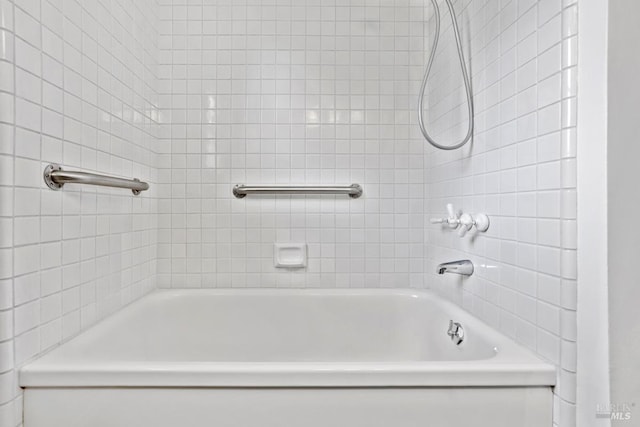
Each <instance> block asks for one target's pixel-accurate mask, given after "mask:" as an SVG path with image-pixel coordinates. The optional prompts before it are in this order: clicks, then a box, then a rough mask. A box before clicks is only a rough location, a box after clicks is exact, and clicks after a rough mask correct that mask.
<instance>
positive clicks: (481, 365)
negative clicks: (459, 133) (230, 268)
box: [19, 288, 556, 388]
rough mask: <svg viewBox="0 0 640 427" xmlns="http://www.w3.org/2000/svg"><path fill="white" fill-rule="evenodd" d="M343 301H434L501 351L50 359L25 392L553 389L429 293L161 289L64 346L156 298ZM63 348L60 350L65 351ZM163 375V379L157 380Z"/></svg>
mask: <svg viewBox="0 0 640 427" xmlns="http://www.w3.org/2000/svg"><path fill="white" fill-rule="evenodd" d="M248 293H250V294H252V295H257V296H264V295H308V296H314V295H339V296H359V295H363V296H371V295H382V296H398V297H410V298H417V299H428V300H435V301H436V302H437V304H440V305H441V306H442V308H443V309H445V310H446V311H447V312H451V315H452V316H453V317H455V318H459V319H462V321H463V322H464V321H473V322H474V323H477V324H478V325H482V327H483V328H486V333H487V335H489V336H490V337H492V338H493V339H495V340H496V342H497V344H498V346H499V347H500V351H499V352H498V353H497V354H496V356H495V357H492V358H489V359H479V360H466V361H398V362H395V361H394V362H195V361H190V362H175V361H114V362H105V361H99V363H96V361H94V362H93V363H91V360H88V361H87V363H74V364H64V363H61V362H59V361H54V362H51V361H49V360H48V357H47V356H48V355H49V354H51V353H52V352H53V351H55V350H56V349H58V348H60V346H58V347H55V348H53V349H51V350H50V351H48V352H47V353H46V354H44V355H43V356H41V357H39V358H38V359H35V360H34V361H32V362H30V363H27V364H26V365H24V366H23V367H22V368H20V370H19V384H20V386H21V387H23V388H31V387H33V388H42V387H274V388H278V387H447V386H470V387H483V386H489V387H501V386H515V387H520V386H522V387H529V386H554V385H555V384H556V369H555V367H554V366H553V365H552V364H550V363H547V362H545V361H543V360H541V359H540V358H539V357H538V356H537V355H535V354H533V352H531V351H530V350H528V349H525V348H524V347H522V346H521V345H519V344H517V343H516V342H515V341H513V340H512V339H510V338H508V337H506V336H505V335H503V334H501V333H500V332H498V331H496V330H495V329H493V328H492V327H491V326H489V325H487V324H486V323H485V322H483V321H481V320H480V319H478V318H477V317H475V316H474V315H472V314H471V313H469V312H467V311H466V310H464V309H463V308H461V307H459V306H458V305H456V304H454V303H453V302H451V301H448V300H445V299H444V298H442V297H440V296H438V295H436V294H435V293H433V292H431V291H429V290H419V289H386V288H385V289H381V288H376V289H369V288H359V289H333V288H332V289H323V288H304V289H301V288H278V289H267V288H224V289H218V288H206V289H157V290H155V291H153V292H151V293H149V294H148V295H146V296H144V297H142V298H140V299H138V300H137V301H135V302H133V303H131V304H129V305H128V306H127V307H125V308H123V309H121V310H119V311H117V312H115V313H114V314H112V315H110V316H107V317H106V318H105V319H103V320H101V321H99V322H97V323H96V324H94V325H93V326H91V327H90V328H88V329H87V330H85V331H83V332H82V333H81V334H79V335H77V336H75V337H73V338H71V339H70V340H68V341H67V342H70V341H73V339H75V338H77V337H79V336H82V335H83V334H87V333H91V331H92V330H93V329H94V328H96V327H97V326H99V325H104V324H108V323H109V322H113V319H114V318H117V316H118V315H120V314H121V313H123V312H125V311H130V310H135V309H136V307H137V306H141V305H143V304H152V303H153V300H154V299H157V298H175V297H180V296H181V295H191V296H193V295H199V294H200V295H242V294H248ZM65 344H66V343H63V344H62V346H64V345H65ZM159 374H160V375H159Z"/></svg>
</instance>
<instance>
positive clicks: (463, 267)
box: [437, 259, 473, 276]
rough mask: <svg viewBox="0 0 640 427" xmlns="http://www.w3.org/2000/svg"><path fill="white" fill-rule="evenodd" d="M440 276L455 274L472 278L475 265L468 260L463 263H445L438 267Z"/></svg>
mask: <svg viewBox="0 0 640 427" xmlns="http://www.w3.org/2000/svg"><path fill="white" fill-rule="evenodd" d="M437 273H438V274H445V273H453V274H460V275H462V276H471V275H472V274H473V263H472V262H471V261H469V260H468V259H465V260H461V261H452V262H445V263H443V264H440V265H438V269H437Z"/></svg>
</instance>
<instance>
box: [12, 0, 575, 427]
mask: <svg viewBox="0 0 640 427" xmlns="http://www.w3.org/2000/svg"><path fill="white" fill-rule="evenodd" d="M14 3H15V4H14ZM454 5H455V8H456V10H457V12H458V15H459V22H460V26H461V29H462V31H463V35H464V37H463V43H464V45H465V54H466V56H467V58H468V59H469V58H470V62H471V74H472V78H473V91H474V95H475V107H476V115H475V119H476V130H475V138H474V141H473V144H472V145H470V146H467V147H465V148H464V149H462V150H459V151H455V152H441V151H435V150H434V149H432V148H431V147H429V146H428V145H427V143H426V142H425V141H424V140H423V139H422V137H421V135H420V134H419V130H418V127H417V122H416V113H415V106H416V105H417V94H418V89H419V87H420V81H421V78H422V73H423V71H424V65H425V62H426V59H427V53H428V49H429V48H430V45H431V41H432V32H433V25H432V24H433V17H432V12H431V5H430V0H419V1H418V0H345V1H343V0H314V1H310V0H217V1H214V0H198V1H192V0H182V1H172V0H145V1H133V0H93V1H84V0H83V1H79V0H78V1H76V0H64V1H63V0H60V1H56V0H24V1H16V2H13V1H10V0H0V13H1V16H0V131H1V133H0V138H1V140H0V162H1V163H2V168H1V169H0V170H2V174H1V175H0V180H1V181H0V198H1V202H2V204H1V208H0V224H1V229H0V233H1V235H0V256H1V261H2V262H1V263H0V361H2V362H1V363H0V424H2V425H3V426H4V425H8V426H9V425H20V423H21V399H20V392H19V390H18V388H17V386H16V376H15V372H16V370H15V368H16V367H17V366H20V365H21V364H23V363H24V362H25V361H27V360H29V359H31V358H33V357H36V356H37V355H39V354H40V353H41V352H44V351H46V350H48V349H50V348H52V347H53V346H55V345H57V344H58V343H60V342H61V341H63V340H66V339H68V338H70V337H72V336H74V335H75V334H77V333H78V332H79V331H81V330H83V329H85V328H86V327H88V326H90V325H91V324H93V323H94V322H95V321H96V320H98V319H100V318H102V317H104V316H105V315H107V314H109V313H111V312H113V311H114V310H116V309H118V308H119V307H121V306H123V305H125V304H127V303H128V302H130V301H132V300H134V299H136V298H138V297H140V296H142V295H144V294H145V293H146V292H148V291H150V290H152V289H154V288H156V287H161V288H169V287H232V286H233V287H249V286H262V287H277V286H283V287H284V286H288V287H414V288H431V289H433V290H435V291H436V292H438V293H440V294H443V295H445V296H446V297H448V298H449V299H451V300H453V301H455V302H457V303H458V304H460V305H463V306H464V307H465V308H467V309H468V310H470V311H471V312H473V313H474V314H476V315H477V316H479V317H480V318H482V319H484V320H485V321H487V322H488V323H490V324H491V325H493V326H494V327H495V328H496V329H499V330H500V331H502V332H504V333H505V334H507V335H509V336H511V337H512V338H514V339H515V340H516V341H518V342H520V343H522V344H523V345H525V346H527V347H528V348H531V349H532V350H534V351H535V352H537V353H538V354H539V355H541V356H542V357H544V358H545V359H546V360H549V361H551V362H552V363H554V364H555V365H556V366H558V368H559V371H560V374H559V386H558V387H557V389H556V398H555V408H556V410H555V419H554V422H555V423H556V425H559V426H560V427H572V426H574V425H575V420H574V418H575V415H574V413H575V410H574V403H575V359H576V357H575V351H576V346H575V330H576V324H575V307H576V304H575V303H576V273H575V270H576V269H575V249H576V241H575V220H576V212H575V191H576V188H575V156H576V134H575V101H576V94H577V92H576V90H577V88H576V77H577V76H576V75H577V73H576V50H575V49H576V38H577V12H576V9H577V1H576V0H539V1H535V0H511V1H507V0H457V1H454ZM441 10H442V12H443V30H444V34H443V38H442V41H441V45H440V49H439V54H438V57H437V59H436V63H435V66H434V71H433V76H432V77H433V80H432V83H431V84H430V85H429V87H428V94H427V97H428V98H427V102H426V104H427V106H428V110H427V117H428V123H429V126H430V129H432V131H433V132H432V133H433V134H434V135H435V136H436V138H437V139H440V140H445V141H446V140H452V139H455V138H457V137H458V136H459V135H461V134H463V133H464V131H465V126H466V116H465V105H464V103H463V101H464V98H463V92H462V91H461V89H462V87H461V86H460V84H461V80H460V74H459V68H458V67H459V66H458V64H457V58H456V57H455V56H454V55H455V45H454V43H453V38H452V33H451V29H450V20H449V17H448V15H447V12H446V7H445V6H444V4H441ZM14 95H15V96H14ZM14 141H15V142H14ZM49 162H57V163H61V164H62V165H63V166H64V167H66V168H69V169H72V168H82V169H86V170H91V171H96V172H101V173H113V174H118V175H123V176H128V177H133V176H136V177H139V178H142V179H144V180H147V181H149V182H150V183H151V191H149V192H147V193H144V194H143V195H141V196H138V197H133V196H132V195H131V194H130V193H128V192H126V191H122V190H105V189H98V190H96V189H92V188H79V187H75V188H73V187H71V186H68V188H65V190H64V191H63V192H53V191H51V190H49V189H48V188H46V187H44V184H43V183H42V182H41V173H42V169H43V168H44V166H45V165H46V164H47V163H49ZM239 183H244V184H269V183H271V184H351V183H359V184H361V185H362V186H363V187H364V192H365V194H364V196H363V197H362V198H361V199H357V200H351V199H348V198H342V197H333V196H323V197H319V198H317V197H289V196H278V197H271V196H269V197H255V196H254V197H247V198H245V199H243V200H238V199H235V198H233V196H232V194H231V190H232V187H233V186H234V185H235V184H239ZM446 203H453V204H454V205H455V206H456V207H457V208H459V209H463V210H465V211H471V212H480V211H484V212H486V213H487V214H489V215H490V217H491V222H492V224H491V228H490V230H489V231H488V232H487V233H486V234H485V235H479V236H473V235H470V236H467V237H465V238H464V239H461V238H458V237H457V236H456V234H455V232H451V231H450V230H448V229H441V228H440V226H435V225H431V224H430V223H429V219H430V218H431V217H434V216H435V217H440V216H443V215H444V213H445V212H446V211H445V205H446ZM12 228H14V229H15V232H12ZM275 242H305V243H307V244H308V245H309V256H310V259H309V266H308V268H307V269H306V270H304V271H282V270H276V269H275V268H273V252H272V250H273V249H272V248H273V243H275ZM463 258H469V259H472V260H473V261H474V263H475V264H476V274H475V275H474V276H472V277H470V278H468V279H465V280H463V281H461V280H459V279H456V278H455V277H452V276H446V277H440V276H437V275H435V274H434V271H435V265H436V264H437V263H439V262H443V261H450V260H454V259H463Z"/></svg>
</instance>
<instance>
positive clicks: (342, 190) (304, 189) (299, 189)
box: [233, 184, 362, 199]
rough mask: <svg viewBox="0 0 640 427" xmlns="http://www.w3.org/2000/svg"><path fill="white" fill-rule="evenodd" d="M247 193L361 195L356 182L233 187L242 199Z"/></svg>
mask: <svg viewBox="0 0 640 427" xmlns="http://www.w3.org/2000/svg"><path fill="white" fill-rule="evenodd" d="M249 194H344V195H348V196H349V197H351V198H352V199H357V198H358V197H360V196H362V187H361V186H360V185H358V184H351V185H344V186H288V185H244V184H239V185H236V186H235V187H233V195H234V196H236V197H237V198H238V199H242V198H244V197H246V196H247V195H249Z"/></svg>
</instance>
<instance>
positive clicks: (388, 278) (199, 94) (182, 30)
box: [158, 0, 425, 287]
mask: <svg viewBox="0 0 640 427" xmlns="http://www.w3.org/2000/svg"><path fill="white" fill-rule="evenodd" d="M161 3H162V5H161V6H160V11H161V13H160V18H161V25H160V29H161V36H160V37H161V43H160V48H161V66H160V70H161V73H160V110H161V120H162V127H161V132H160V138H161V140H160V141H159V145H158V146H159V147H160V170H159V180H160V185H159V196H160V202H159V207H160V218H159V226H160V233H159V246H158V255H159V263H158V266H159V284H160V286H162V287H171V286H173V287H215V286H223V287H226V286H233V287H243V286H254V287H255V286H267V287H272V286H314V287H335V286H339V287H379V286H384V287H406V286H421V284H422V281H423V276H422V275H423V270H422V269H423V246H424V245H423V236H422V232H418V233H416V232H415V231H416V230H421V228H422V221H423V197H422V194H423V192H424V178H423V175H424V163H423V161H424V158H423V153H424V144H423V143H422V142H421V141H419V140H417V139H415V138H412V137H411V135H412V133H414V132H413V130H414V129H413V126H412V124H411V118H412V115H413V110H412V108H413V106H414V105H415V99H416V97H415V93H416V91H415V86H416V84H417V81H418V80H419V78H420V75H421V72H422V67H423V61H424V38H423V31H424V11H425V10H424V6H423V3H422V2H415V1H411V2H410V1H408V0H403V1H389V2H380V1H354V2H341V1H337V0H334V1H311V0H287V1H274V0H250V1H246V0H240V1H238V0H219V1H183V2H180V1H173V2H172V1H168V0H163V1H161ZM239 183H244V184H292V185H296V184H297V185H300V184H338V185H349V184H352V183H359V184H361V185H362V186H363V187H364V191H365V194H366V196H365V197H363V198H362V199H359V200H350V199H349V198H345V197H334V196H328V197H322V198H317V197H308V198H307V197H304V196H303V197H289V196H285V197H272V196H269V197H247V198H246V199H243V200H237V199H235V198H234V197H233V196H232V194H231V190H232V187H233V186H234V185H235V184H239ZM274 242H300V243H307V244H308V249H309V256H310V259H309V265H308V268H307V269H306V270H305V271H303V272H291V271H286V270H285V271H283V270H276V269H274V268H273V244H274Z"/></svg>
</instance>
